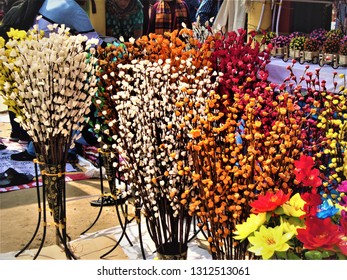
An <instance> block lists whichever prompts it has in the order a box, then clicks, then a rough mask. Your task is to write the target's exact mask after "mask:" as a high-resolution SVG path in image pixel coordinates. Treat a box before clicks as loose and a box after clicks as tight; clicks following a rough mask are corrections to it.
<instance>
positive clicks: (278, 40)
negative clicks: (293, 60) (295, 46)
mask: <svg viewBox="0 0 347 280" xmlns="http://www.w3.org/2000/svg"><path fill="white" fill-rule="evenodd" d="M271 42H272V44H273V45H274V46H275V47H276V48H284V47H286V46H288V45H289V43H290V38H289V37H288V36H286V35H280V36H277V37H275V38H273V39H272V40H271Z"/></svg>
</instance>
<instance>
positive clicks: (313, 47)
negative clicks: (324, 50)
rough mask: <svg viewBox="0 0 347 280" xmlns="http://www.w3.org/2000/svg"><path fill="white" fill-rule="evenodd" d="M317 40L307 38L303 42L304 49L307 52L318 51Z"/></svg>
mask: <svg viewBox="0 0 347 280" xmlns="http://www.w3.org/2000/svg"><path fill="white" fill-rule="evenodd" d="M319 47H320V45H319V41H318V40H317V39H313V38H307V39H306V40H305V43H304V50H305V51H309V52H318V51H319Z"/></svg>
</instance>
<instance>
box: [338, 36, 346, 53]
mask: <svg viewBox="0 0 347 280" xmlns="http://www.w3.org/2000/svg"><path fill="white" fill-rule="evenodd" d="M339 54H342V55H347V36H345V37H344V38H343V39H341V41H340V48H339Z"/></svg>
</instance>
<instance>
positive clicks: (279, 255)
mask: <svg viewBox="0 0 347 280" xmlns="http://www.w3.org/2000/svg"><path fill="white" fill-rule="evenodd" d="M275 254H276V257H277V259H281V260H286V259H287V252H286V251H285V252H278V251H276V252H275Z"/></svg>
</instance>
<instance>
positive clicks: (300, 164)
mask: <svg viewBox="0 0 347 280" xmlns="http://www.w3.org/2000/svg"><path fill="white" fill-rule="evenodd" d="M294 165H295V168H299V169H311V168H312V167H313V166H314V161H313V158H312V157H310V156H305V155H302V156H301V157H300V159H299V160H295V161H294Z"/></svg>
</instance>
